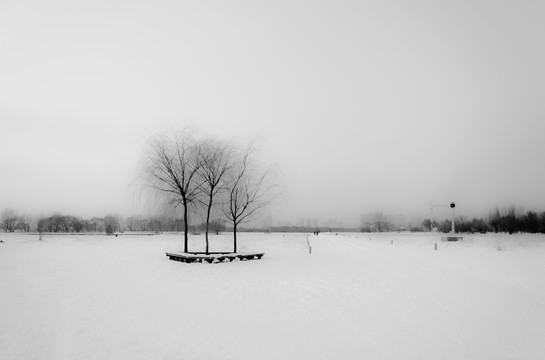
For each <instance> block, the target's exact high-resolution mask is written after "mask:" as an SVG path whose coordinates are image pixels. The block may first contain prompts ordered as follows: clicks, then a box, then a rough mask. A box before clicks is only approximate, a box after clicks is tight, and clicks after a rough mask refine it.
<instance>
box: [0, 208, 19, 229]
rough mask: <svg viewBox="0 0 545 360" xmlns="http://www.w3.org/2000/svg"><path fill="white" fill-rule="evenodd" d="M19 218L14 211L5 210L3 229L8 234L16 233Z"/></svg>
mask: <svg viewBox="0 0 545 360" xmlns="http://www.w3.org/2000/svg"><path fill="white" fill-rule="evenodd" d="M18 220H19V216H18V215H17V213H16V212H15V210H13V209H4V211H2V228H4V230H5V231H6V232H14V231H15V229H16V226H17V222H18Z"/></svg>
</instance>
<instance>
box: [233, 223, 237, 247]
mask: <svg viewBox="0 0 545 360" xmlns="http://www.w3.org/2000/svg"><path fill="white" fill-rule="evenodd" d="M233 251H234V252H237V224H236V223H234V224H233Z"/></svg>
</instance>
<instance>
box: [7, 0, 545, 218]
mask: <svg viewBox="0 0 545 360" xmlns="http://www.w3.org/2000/svg"><path fill="white" fill-rule="evenodd" d="M544 64H545V2H543V1H542V0H536V1H524V0H522V1H521V0H517V1H501V0H500V1H482V0H471V1H465V0H462V1H436V0H434V1H431V0H430V1H406V0H393V1H339V0H337V1H293V0H290V1H282V0H275V1H157V0H154V1H115V0H108V1H96V0H95V1H57V0H49V1H26V0H16V1H11V0H3V1H2V2H1V3H0V122H1V126H0V208H6V207H10V208H14V209H16V210H18V211H19V212H44V213H47V212H51V211H60V212H66V213H73V214H78V215H82V216H93V215H104V214H105V213H111V212H119V213H122V214H124V215H125V216H126V215H129V214H131V213H137V212H140V211H141V210H140V209H139V207H138V206H137V204H135V202H134V201H133V194H134V189H133V187H132V186H131V184H132V183H133V181H134V178H135V174H136V173H137V171H138V164H139V158H140V156H141V149H142V143H143V142H145V140H146V139H147V138H148V137H149V136H150V135H151V134H154V133H156V132H157V131H162V130H164V129H168V128H170V127H184V126H188V125H189V126H196V127H198V128H200V129H201V130H202V131H204V132H210V133H212V134H215V135H220V136H225V137H226V138H233V137H235V138H237V139H238V140H240V141H248V140H251V139H259V140H260V142H261V148H262V159H263V161H264V162H276V163H277V164H278V166H279V167H280V169H281V170H282V172H283V176H282V182H283V184H284V185H285V186H286V188H287V189H288V192H287V194H286V196H284V198H283V199H282V200H281V201H280V202H279V203H278V204H277V205H276V206H275V207H274V209H271V211H272V212H273V214H274V219H275V221H278V220H282V219H291V220H292V221H297V220H298V219H299V218H302V217H305V218H318V219H321V220H327V219H328V218H338V219H341V220H343V221H345V222H348V223H350V222H357V221H358V219H359V216H360V214H362V213H367V212H372V211H376V210H380V211H383V212H385V213H402V214H406V215H408V216H409V215H411V214H421V215H426V214H428V213H429V207H430V204H431V203H438V204H443V203H450V202H451V201H455V202H456V203H457V205H458V207H457V209H459V211H460V212H461V213H466V214H468V215H473V214H477V215H478V214H481V213H482V214H485V213H486V212H487V211H488V209H489V208H490V207H493V206H496V205H499V206H505V205H508V204H511V203H512V204H516V205H518V206H522V207H524V208H525V209H535V210H541V211H543V210H545V189H544V185H543V184H545V166H544V164H543V158H544V155H543V154H545V142H544V141H543V139H544V137H545V132H544V129H545V67H544Z"/></svg>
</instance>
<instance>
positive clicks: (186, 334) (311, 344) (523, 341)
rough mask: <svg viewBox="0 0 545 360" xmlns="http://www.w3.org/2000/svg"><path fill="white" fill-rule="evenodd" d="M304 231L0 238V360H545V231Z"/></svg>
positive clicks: (8, 236)
mask: <svg viewBox="0 0 545 360" xmlns="http://www.w3.org/2000/svg"><path fill="white" fill-rule="evenodd" d="M231 236H232V235H231V234H224V235H219V236H216V235H212V236H211V250H212V251H222V250H229V249H230V247H231V246H232V244H231ZM308 236H309V240H310V244H311V246H312V253H309V249H308V247H307V234H275V233H273V234H258V233H241V234H239V249H240V250H241V251H263V252H265V257H264V258H263V259H262V260H253V261H244V262H241V261H235V262H231V263H219V264H208V263H203V264H200V263H196V264H186V263H181V262H177V261H172V260H169V259H168V258H167V257H166V256H165V252H166V251H172V250H181V249H182V244H183V239H182V235H180V234H163V235H155V236H141V235H136V234H133V235H120V236H119V237H112V236H97V235H45V236H44V237H43V240H42V241H39V240H38V235H23V234H0V240H3V241H4V242H3V243H0V359H6V360H7V359H10V360H11V359H40V360H41V359H55V360H62V359H78V360H87V359H97V360H98V359H100V360H105V359H131V360H135V359H168V360H174V359H275V360H278V359H404V360H406V359H419V360H421V359H466V360H467V359H483V360H485V359H486V360H489V359H495V360H499V359H524V360H530V359H544V356H545V237H544V236H542V235H511V236H509V235H490V234H489V235H464V240H463V241H460V242H452V243H450V242H448V243H447V242H441V241H439V239H440V235H439V234H394V233H382V234H363V233H360V234H339V235H335V234H334V233H332V234H329V233H320V234H319V235H318V236H315V235H308ZM435 243H437V244H438V250H437V251H436V250H434V244H435ZM203 245H204V238H203V236H202V235H201V236H193V237H192V239H191V246H190V250H195V251H196V250H202V248H203Z"/></svg>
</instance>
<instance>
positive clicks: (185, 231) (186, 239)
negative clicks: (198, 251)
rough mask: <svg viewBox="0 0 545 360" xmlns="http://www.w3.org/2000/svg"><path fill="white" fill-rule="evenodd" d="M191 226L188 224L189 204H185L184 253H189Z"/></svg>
mask: <svg viewBox="0 0 545 360" xmlns="http://www.w3.org/2000/svg"><path fill="white" fill-rule="evenodd" d="M188 232H189V226H188V224H187V204H186V203H185V202H184V253H187V243H188V242H189V241H188V235H187V233H188Z"/></svg>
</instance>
